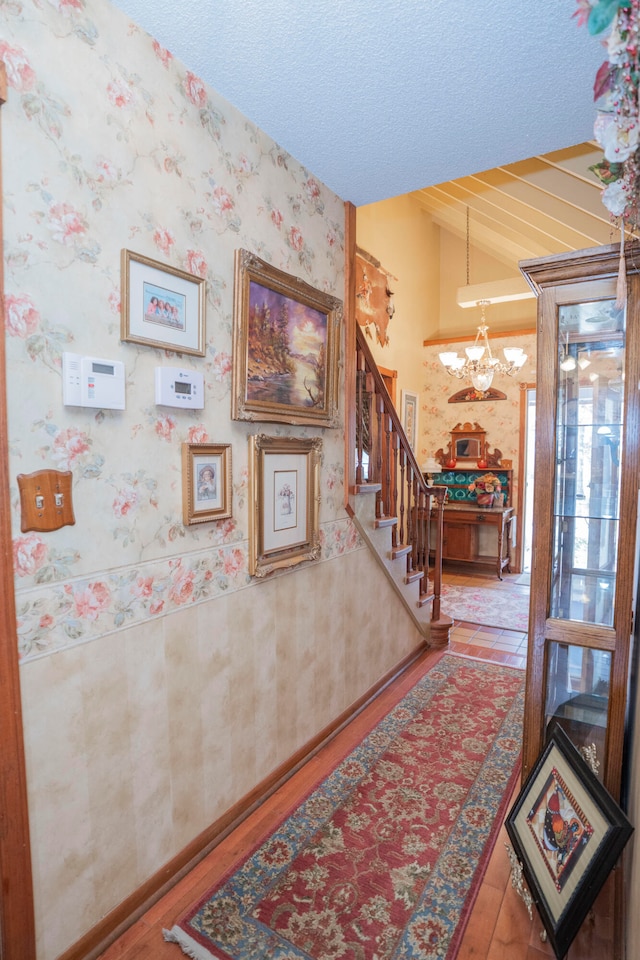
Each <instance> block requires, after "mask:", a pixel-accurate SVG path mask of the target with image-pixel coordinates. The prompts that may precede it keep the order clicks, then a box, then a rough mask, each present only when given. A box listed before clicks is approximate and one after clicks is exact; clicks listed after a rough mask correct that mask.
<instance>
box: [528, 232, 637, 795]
mask: <svg viewBox="0 0 640 960" xmlns="http://www.w3.org/2000/svg"><path fill="white" fill-rule="evenodd" d="M619 254H620V250H619V246H618V245H617V244H613V245H611V246H607V247H598V248H594V249H591V250H580V251H576V252H573V253H570V254H566V255H564V254H563V255H561V256H553V257H546V258H543V259H539V260H529V261H524V262H522V263H521V264H520V268H521V270H522V273H523V274H524V276H525V277H526V278H527V280H528V281H529V283H530V284H531V286H532V287H533V289H534V290H535V292H536V295H537V296H538V359H537V381H536V441H535V476H534V515H533V555H532V573H531V603H530V617H529V647H528V656H527V680H526V700H525V721H524V742H523V777H526V776H527V774H528V773H529V771H530V770H531V769H532V767H533V766H534V765H535V762H536V760H537V758H538V756H539V754H540V752H541V750H542V748H543V746H544V744H545V742H546V731H547V729H548V727H549V724H550V723H551V721H552V720H554V719H557V720H559V721H560V723H561V724H562V726H563V727H564V729H565V730H566V731H567V733H568V734H569V736H570V738H571V739H572V741H573V742H574V743H575V745H576V746H577V747H578V748H579V749H583V748H588V747H590V746H591V744H595V745H596V760H597V762H598V763H599V767H598V776H599V777H600V778H601V780H602V781H603V782H604V785H605V786H606V787H607V789H608V790H609V791H610V793H612V794H613V796H614V797H615V798H616V799H619V797H620V789H621V776H622V761H623V748H624V740H625V716H626V706H627V704H626V699H627V688H628V675H629V667H630V663H629V659H630V638H631V633H632V619H633V604H634V576H635V574H634V564H635V558H636V548H637V545H636V529H637V492H638V487H639V477H640V474H639V441H638V438H639V436H640V430H639V425H640V417H639V412H640V411H639V392H638V382H639V379H640V316H639V303H640V277H639V273H638V271H639V270H640V256H639V245H638V244H637V243H633V244H630V243H628V244H627V245H626V248H625V260H626V272H627V281H626V282H627V303H626V309H625V308H624V307H623V308H620V307H619V306H616V283H617V277H618V268H619Z"/></svg>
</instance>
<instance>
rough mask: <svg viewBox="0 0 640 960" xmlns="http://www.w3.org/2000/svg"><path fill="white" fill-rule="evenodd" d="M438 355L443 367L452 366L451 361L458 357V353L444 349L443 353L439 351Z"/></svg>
mask: <svg viewBox="0 0 640 960" xmlns="http://www.w3.org/2000/svg"><path fill="white" fill-rule="evenodd" d="M438 356H439V357H440V362H441V363H443V364H444V365H445V367H451V366H453V361H454V360H457V359H458V354H457V353H454V352H453V350H446V351H445V352H444V353H439V354H438Z"/></svg>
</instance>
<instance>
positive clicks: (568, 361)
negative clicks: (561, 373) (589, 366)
mask: <svg viewBox="0 0 640 960" xmlns="http://www.w3.org/2000/svg"><path fill="white" fill-rule="evenodd" d="M575 368H576V360H575V357H565V358H564V360H562V361H561V363H560V369H561V370H565V371H568V370H575Z"/></svg>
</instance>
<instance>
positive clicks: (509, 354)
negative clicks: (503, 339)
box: [502, 347, 527, 366]
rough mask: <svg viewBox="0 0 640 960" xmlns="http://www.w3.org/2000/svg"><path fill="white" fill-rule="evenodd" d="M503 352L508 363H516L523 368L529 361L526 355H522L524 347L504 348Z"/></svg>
mask: <svg viewBox="0 0 640 960" xmlns="http://www.w3.org/2000/svg"><path fill="white" fill-rule="evenodd" d="M502 352H503V353H504V358H505V360H506V361H507V363H515V364H517V365H518V366H522V364H523V363H524V361H525V360H526V359H527V355H526V353H525V354H523V353H522V347H503V348H502Z"/></svg>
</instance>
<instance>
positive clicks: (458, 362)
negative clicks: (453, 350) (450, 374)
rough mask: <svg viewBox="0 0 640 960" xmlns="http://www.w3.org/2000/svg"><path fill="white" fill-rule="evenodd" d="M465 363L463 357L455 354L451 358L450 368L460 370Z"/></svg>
mask: <svg viewBox="0 0 640 960" xmlns="http://www.w3.org/2000/svg"><path fill="white" fill-rule="evenodd" d="M465 363H466V360H465V359H464V357H459V356H458V355H457V354H456V357H455V359H454V360H452V362H451V369H452V370H461V369H462V367H464V365H465Z"/></svg>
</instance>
